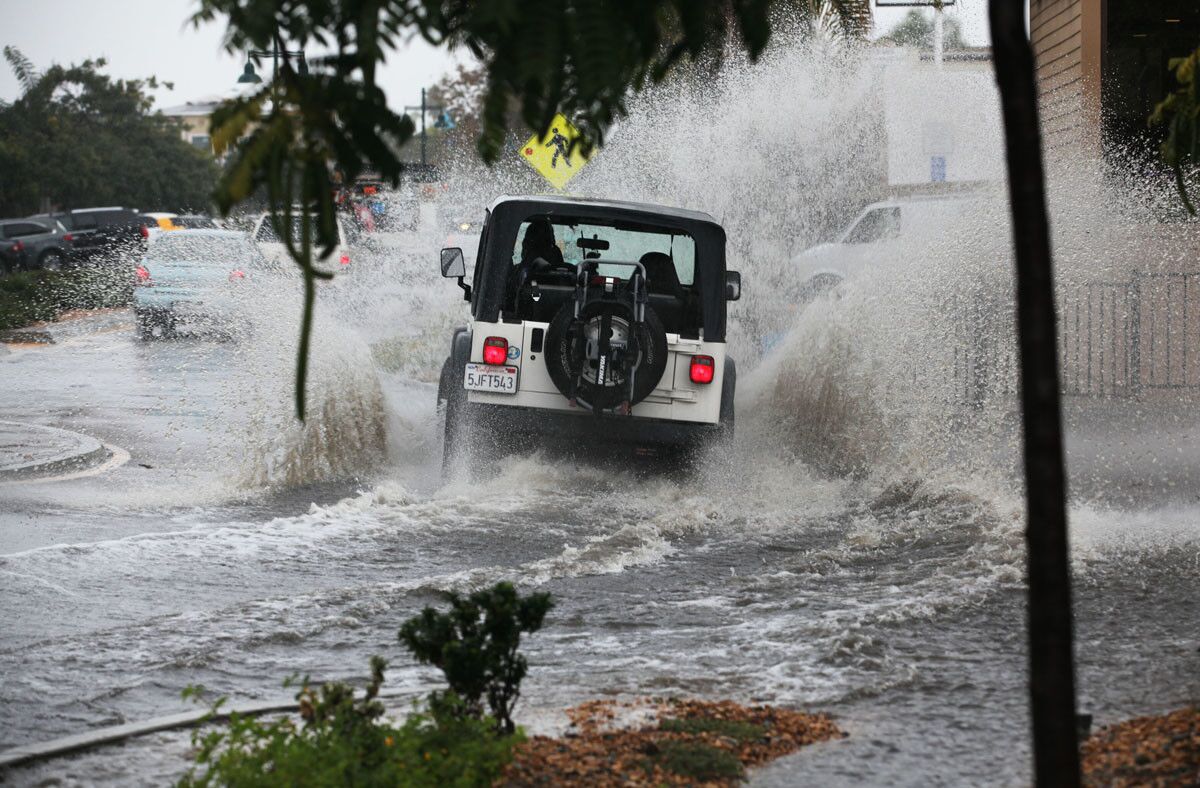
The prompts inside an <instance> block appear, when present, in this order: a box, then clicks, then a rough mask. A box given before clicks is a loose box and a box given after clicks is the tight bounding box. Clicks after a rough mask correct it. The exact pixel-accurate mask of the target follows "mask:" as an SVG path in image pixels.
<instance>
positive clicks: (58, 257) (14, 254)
mask: <svg viewBox="0 0 1200 788" xmlns="http://www.w3.org/2000/svg"><path fill="white" fill-rule="evenodd" d="M73 240H74V236H73V235H72V234H71V233H69V232H67V230H66V228H65V227H63V226H62V224H61V223H60V222H58V221H55V220H53V219H51V220H43V221H36V220H33V219H6V220H3V221H0V259H2V260H3V266H4V270H5V272H6V273H12V272H14V271H21V270H30V269H34V268H44V269H46V270H48V271H57V270H59V269H61V268H62V267H63V266H64V265H66V263H67V261H68V260H69V259H70V257H71V244H72V241H73Z"/></svg>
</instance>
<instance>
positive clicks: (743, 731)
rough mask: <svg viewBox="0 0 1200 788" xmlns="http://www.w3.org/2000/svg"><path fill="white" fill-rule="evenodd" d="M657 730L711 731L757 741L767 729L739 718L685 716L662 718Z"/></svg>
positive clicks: (737, 738) (678, 731)
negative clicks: (719, 718)
mask: <svg viewBox="0 0 1200 788" xmlns="http://www.w3.org/2000/svg"><path fill="white" fill-rule="evenodd" d="M658 729H659V730H663V731H670V732H672V733H687V734H692V735H696V734H701V733H713V734H716V735H717V736H724V737H726V738H730V739H735V740H737V741H739V742H742V743H746V742H752V741H758V740H759V739H761V738H763V737H764V736H766V735H767V729H766V728H765V727H764V726H762V725H755V724H754V723H752V722H741V721H739V720H718V719H714V718H712V717H686V718H684V719H679V720H663V721H662V722H660V723H659V725H658Z"/></svg>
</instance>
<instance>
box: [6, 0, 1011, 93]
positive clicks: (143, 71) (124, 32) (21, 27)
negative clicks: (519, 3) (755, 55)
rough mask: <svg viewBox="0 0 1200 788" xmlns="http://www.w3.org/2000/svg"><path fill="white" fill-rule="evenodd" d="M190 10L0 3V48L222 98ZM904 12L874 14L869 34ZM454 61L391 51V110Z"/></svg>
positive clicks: (972, 24) (232, 73) (225, 67)
mask: <svg viewBox="0 0 1200 788" xmlns="http://www.w3.org/2000/svg"><path fill="white" fill-rule="evenodd" d="M886 1H887V0H885V2H886ZM893 1H894V0H893ZM196 6H197V2H196V0H38V1H37V2H29V1H28V0H0V18H2V19H3V20H4V23H3V25H0V45H4V46H7V45H10V44H12V45H15V46H16V47H17V48H19V49H20V50H21V51H22V52H24V53H25V55H26V56H27V57H28V58H29V59H30V60H32V61H33V64H34V66H35V67H36V68H38V69H43V68H45V67H46V66H48V65H50V64H51V63H62V64H69V63H75V62H79V61H82V60H85V59H87V58H95V57H104V58H105V59H107V60H108V73H109V74H111V75H113V76H115V77H125V78H135V77H145V76H149V75H154V76H157V77H158V78H159V79H160V80H165V81H167V82H172V83H174V85H175V87H174V90H170V91H168V90H160V91H159V92H158V94H157V95H156V99H157V105H158V106H159V107H168V106H173V105H176V104H183V103H185V102H187V101H190V100H194V99H197V98H200V97H202V96H207V95H211V94H219V93H224V92H225V91H227V90H228V89H230V88H231V87H232V86H233V85H234V84H235V83H236V81H237V77H238V76H239V75H240V74H241V71H242V66H243V65H244V63H245V61H244V59H243V58H241V57H235V56H232V55H229V54H226V53H225V52H224V51H223V50H222V48H221V37H222V34H223V32H224V27H223V26H222V25H215V24H214V25H207V26H205V27H202V28H200V29H196V28H193V27H192V26H191V25H190V24H188V23H187V19H188V17H189V16H191V14H192V13H193V12H194V11H195V9H196ZM906 12H907V9H903V8H880V9H876V12H875V29H876V35H882V34H883V33H885V32H887V30H888V29H890V28H891V27H892V26H893V25H895V24H896V22H898V21H899V20H900V18H902V17H903V16H904V14H905V13H906ZM947 14H949V15H954V16H958V17H959V18H960V20H961V21H962V26H963V32H964V37H965V38H966V39H967V41H968V42H970V43H973V44H985V43H987V40H988V35H987V2H986V0H958V5H957V6H955V7H954V8H952V9H949V10H948V11H947ZM457 59H459V58H458V56H455V55H452V54H449V53H447V52H445V51H444V50H440V49H435V48H434V47H431V46H429V45H428V44H425V43H424V42H423V41H420V40H416V41H414V42H412V43H411V44H409V45H408V46H407V47H406V48H405V49H403V50H402V51H399V52H395V53H393V55H392V56H391V58H390V59H389V62H388V63H387V65H386V66H385V67H384V68H383V70H382V71H381V72H380V81H381V83H382V86H383V88H384V90H385V91H386V92H387V95H388V99H389V101H391V102H392V103H393V105H401V104H416V103H418V102H419V101H420V90H421V87H422V86H423V85H424V86H430V85H432V84H433V83H434V82H436V81H437V80H438V78H439V77H440V76H441V75H442V74H445V73H446V72H447V71H450V70H453V68H454V65H455V62H456V60H457ZM268 68H269V67H268ZM17 94H18V86H17V82H16V79H15V78H14V77H13V75H12V71H11V70H10V69H9V68H8V64H7V63H0V98H3V99H5V100H12V99H13V98H15V97H16V96H17Z"/></svg>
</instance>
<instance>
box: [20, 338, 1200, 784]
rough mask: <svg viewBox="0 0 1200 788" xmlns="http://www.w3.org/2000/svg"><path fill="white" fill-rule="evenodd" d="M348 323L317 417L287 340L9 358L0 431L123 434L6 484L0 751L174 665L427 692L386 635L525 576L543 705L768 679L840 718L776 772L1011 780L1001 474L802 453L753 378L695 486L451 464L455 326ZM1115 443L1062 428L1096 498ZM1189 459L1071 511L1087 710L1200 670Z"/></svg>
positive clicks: (785, 694)
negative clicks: (458, 592) (1142, 486)
mask: <svg viewBox="0 0 1200 788" xmlns="http://www.w3.org/2000/svg"><path fill="white" fill-rule="evenodd" d="M434 325H435V327H434V329H431V330H430V334H431V335H433V336H436V335H437V330H436V329H437V327H438V326H440V323H439V322H438V321H434ZM364 335H365V336H370V332H367V331H360V332H358V333H354V332H344V331H340V330H339V329H336V328H335V327H332V326H330V327H329V330H328V332H326V334H325V335H324V336H325V337H326V339H328V340H330V341H329V343H328V346H329V347H336V349H337V352H336V353H328V354H323V351H322V350H320V349H318V354H317V357H316V358H317V363H316V365H315V368H316V373H315V377H314V392H315V395H314V398H313V401H314V403H315V411H314V414H315V415H314V417H313V418H311V419H310V423H309V425H308V426H307V427H305V428H304V429H303V430H301V429H299V428H296V427H295V426H294V425H292V424H291V422H290V420H289V412H288V406H289V404H290V400H289V397H288V394H289V384H290V378H289V374H290V366H289V364H290V358H289V357H288V354H287V353H285V352H280V351H279V349H280V348H281V347H285V346H286V343H281V344H278V345H276V344H273V343H272V340H270V339H269V338H267V339H262V338H260V339H258V340H255V341H250V342H241V343H229V342H214V341H209V340H205V339H202V338H201V339H181V340H177V341H171V342H161V343H140V342H137V341H136V340H135V339H134V337H133V334H132V331H131V330H130V329H129V328H128V326H127V325H119V326H115V327H110V329H108V330H105V331H103V332H101V333H92V334H84V335H81V336H78V337H74V338H71V339H68V340H67V341H65V342H64V343H63V344H59V345H54V346H50V347H46V348H19V349H16V350H14V351H13V352H12V353H10V354H8V355H5V356H2V357H0V419H9V420H13V419H32V420H34V421H36V422H38V423H43V424H48V425H53V426H59V427H65V428H69V429H74V430H78V431H82V432H86V433H89V434H92V435H95V436H97V437H99V438H101V439H103V440H105V441H107V442H110V443H113V444H116V445H118V446H121V447H123V448H125V449H126V450H128V451H129V452H130V455H131V460H130V462H129V463H127V464H126V465H124V466H123V467H121V468H119V469H116V470H114V471H111V472H108V473H105V474H103V475H100V476H95V477H91V478H85V479H76V480H71V481H66V482H59V483H55V484H31V485H21V486H19V487H17V486H10V487H6V488H3V489H0V500H2V501H3V506H2V507H0V578H2V580H0V601H2V604H0V610H2V611H3V612H0V631H2V632H3V633H4V634H3V636H2V638H0V718H2V719H4V720H5V721H6V724H5V725H4V726H3V729H2V732H0V746H11V745H14V744H18V743H24V742H30V741H38V740H44V739H49V738H53V737H57V736H62V735H66V734H69V733H75V732H79V731H82V730H87V729H90V728H95V727H99V726H104V725H111V724H116V723H120V722H124V721H131V720H138V719H144V718H147V717H151V716H156V715H160V714H165V713H170V712H174V711H178V710H182V709H184V708H187V706H185V704H183V703H182V701H180V700H179V691H180V689H182V688H183V687H184V686H186V685H188V684H194V683H199V684H203V685H205V686H206V687H208V688H210V690H211V692H212V693H214V694H224V695H228V696H230V698H231V699H232V700H234V701H241V700H252V699H253V700H257V699H271V698H285V697H287V692H286V691H285V690H283V689H282V688H281V682H282V680H283V679H284V678H285V677H287V676H288V675H291V674H293V673H301V674H303V673H309V674H311V675H312V676H313V677H314V678H316V679H344V678H356V677H360V676H362V675H363V674H364V672H365V666H366V663H367V658H368V657H369V655H371V654H375V653H379V654H383V655H385V656H387V657H388V658H389V659H390V661H391V663H392V666H393V667H392V670H391V671H390V673H389V677H388V682H387V686H389V687H391V688H393V689H403V688H411V689H413V690H419V689H421V688H424V687H427V686H429V685H430V683H431V682H433V681H434V680H435V679H436V676H435V674H433V673H431V672H430V671H427V670H423V669H420V668H418V667H417V666H415V665H414V664H412V663H411V662H410V661H409V659H408V658H407V657H406V656H405V655H404V654H403V653H402V651H401V649H400V648H399V646H398V643H397V642H396V639H395V632H396V630H397V629H398V627H399V625H400V623H401V622H402V621H403V620H405V619H406V618H407V617H409V616H411V615H412V614H413V613H414V612H415V611H417V610H418V609H419V608H420V607H421V606H423V605H425V604H427V603H430V602H432V601H434V600H435V599H436V596H435V594H436V592H437V591H439V590H442V589H447V588H467V587H472V586H477V585H481V584H485V583H491V582H495V581H497V580H500V579H511V580H514V581H517V582H518V583H520V584H522V585H524V586H526V587H539V588H543V589H545V590H548V591H551V592H552V593H553V594H554V595H555V597H556V598H557V600H558V607H557V608H556V610H555V611H554V613H553V615H552V616H551V618H550V620H549V624H548V626H547V628H546V629H545V630H544V632H543V633H539V634H538V635H537V636H536V637H534V638H532V639H531V640H530V642H529V656H530V661H531V665H532V668H531V672H530V678H529V679H528V684H527V687H526V690H525V692H524V693H523V694H524V696H525V698H526V699H527V700H526V703H525V705H524V706H523V711H524V714H525V715H526V716H527V718H529V719H536V717H537V715H538V713H539V712H540V711H547V710H553V709H557V708H561V707H563V706H565V705H568V704H570V703H573V702H577V701H580V700H583V699H586V698H589V697H595V696H607V695H620V694H685V695H701V696H704V697H710V698H716V697H733V698H738V699H743V700H765V701H771V702H777V703H783V704H788V705H796V706H804V707H811V708H814V709H821V710H828V711H830V712H832V713H833V714H835V715H836V716H837V717H838V719H839V720H840V721H841V723H842V724H843V725H844V727H845V728H846V729H847V730H848V731H849V732H850V733H851V736H850V738H848V739H846V740H845V741H842V742H838V743H832V744H828V745H822V746H820V747H817V748H814V749H813V750H812V751H811V752H803V753H800V754H798V755H796V756H793V757H790V758H788V759H785V760H783V761H781V762H779V763H777V764H775V765H773V766H771V767H770V768H768V769H766V770H764V771H763V772H761V773H759V774H758V775H757V776H756V777H755V781H757V782H760V783H762V784H771V785H788V784H794V783H795V782H797V781H811V782H815V783H820V784H839V783H844V784H861V783H863V782H867V783H872V784H905V785H917V784H930V783H934V784H936V783H958V784H961V783H1003V784H1020V783H1022V782H1025V781H1027V779H1028V770H1027V765H1026V764H1027V762H1028V746H1027V743H1026V734H1025V730H1026V724H1027V721H1026V704H1025V700H1024V684H1023V682H1024V646H1023V635H1022V631H1023V624H1024V612H1023V586H1022V571H1023V570H1022V567H1023V548H1022V541H1021V531H1020V529H1021V522H1020V501H1019V498H1018V497H1016V495H1015V494H1014V493H1013V489H1014V486H1013V484H1012V479H1011V475H1010V474H1011V467H1009V466H1010V465H1011V463H1005V462H999V463H995V465H997V466H999V467H1000V468H1001V471H998V472H995V473H983V472H973V473H972V474H969V475H964V474H962V473H960V472H957V471H956V472H954V473H951V472H938V473H932V472H926V473H924V474H920V473H915V472H913V471H912V470H911V469H910V470H907V471H906V470H904V469H903V468H902V467H901V466H895V467H881V468H880V469H879V470H878V472H875V473H872V474H867V475H861V474H858V475H851V476H849V477H846V476H838V475H831V474H827V473H822V472H818V471H817V470H815V469H814V468H813V467H812V466H811V465H810V464H808V463H806V462H804V461H802V460H801V459H798V458H797V456H796V452H795V450H794V449H795V447H794V446H793V445H791V444H788V443H786V442H782V441H781V440H780V439H779V437H778V436H777V435H775V433H777V432H778V430H777V429H775V426H776V425H775V419H774V417H773V416H771V414H770V411H769V409H768V408H769V404H768V403H766V401H765V400H764V399H763V396H764V394H763V393H762V392H763V391H767V390H769V389H768V388H764V387H763V386H761V385H757V386H756V385H755V384H754V383H753V382H751V383H750V384H748V385H746V387H745V390H746V393H745V395H744V399H742V400H740V402H742V403H744V404H743V405H742V407H743V408H744V410H743V411H742V413H741V414H739V424H740V425H742V431H741V433H740V437H739V445H738V447H737V450H736V452H735V454H734V455H733V456H730V457H721V458H713V459H712V460H711V461H710V462H709V463H708V464H707V465H706V466H705V467H703V468H702V469H701V470H700V471H699V472H698V473H697V475H696V476H695V477H689V478H678V477H655V476H650V477H645V476H638V477H635V476H631V475H626V474H622V473H614V472H612V471H601V470H598V469H592V468H587V467H579V466H574V465H564V464H563V463H561V462H557V461H552V460H548V459H545V458H540V457H537V456H534V457H527V458H523V459H520V460H519V461H516V462H514V463H512V464H510V465H509V466H507V467H506V468H505V469H504V471H503V472H502V473H500V474H499V475H498V476H495V477H493V478H489V479H486V480H483V481H478V482H470V481H466V480H462V479H454V480H448V481H447V480H442V479H441V478H440V475H439V473H438V470H437V468H438V462H437V448H438V446H437V417H436V413H435V410H434V403H433V400H434V391H433V384H432V382H431V380H432V375H431V374H429V369H430V368H431V363H430V362H429V361H428V360H421V359H426V358H429V359H432V358H435V357H436V355H437V351H436V350H433V349H430V348H429V347H428V346H430V345H436V344H438V343H440V341H441V340H440V339H434V340H427V339H425V338H422V336H409V337H400V338H399V339H394V338H392V339H389V340H388V341H387V342H379V341H370V340H368V339H364V338H363V337H364ZM397 359H399V360H397ZM768 367H769V364H764V365H763V368H764V370H766V369H767V368H768ZM762 374H767V373H766V372H763V373H762ZM756 392H758V393H756ZM1086 412H1087V413H1088V414H1092V415H1093V416H1094V413H1093V411H1092V410H1091V409H1086ZM1109 415H1110V417H1111V415H1112V414H1109ZM1089 418H1091V417H1090V416H1089ZM1085 422H1086V424H1089V425H1092V424H1094V422H1093V421H1090V420H1085ZM1139 429H1140V428H1139ZM1163 429H1164V435H1167V436H1168V438H1169V437H1171V436H1174V435H1177V434H1180V433H1179V430H1178V429H1176V428H1172V427H1169V426H1168V427H1164V428H1163ZM381 430H382V432H383V433H386V438H385V439H380V437H379V436H380V431H381ZM1111 434H1112V431H1111V430H1095V429H1094V430H1092V433H1088V432H1087V431H1086V430H1084V429H1082V428H1081V429H1079V430H1077V440H1076V441H1075V445H1077V446H1079V447H1082V448H1080V449H1078V453H1079V465H1080V467H1082V468H1085V469H1087V474H1088V475H1087V476H1086V478H1084V477H1083V476H1080V477H1078V478H1077V482H1078V484H1079V486H1080V488H1081V489H1085V488H1086V486H1087V485H1088V484H1092V486H1093V488H1102V487H1104V486H1105V485H1104V484H1103V473H1102V472H1103V471H1104V470H1105V469H1110V470H1111V469H1112V468H1113V467H1115V466H1114V464H1113V462H1112V461H1108V460H1105V461H1101V460H1097V459H1096V458H1097V457H1103V456H1106V455H1105V453H1104V451H1102V450H1101V449H1103V448H1104V446H1109V445H1110V444H1113V439H1111V438H1108V439H1106V438H1104V437H1103V436H1104V435H1111ZM1089 435H1092V437H1090V438H1089V437H1088V436H1089ZM1097 435H1098V436H1100V437H1096V436H1097ZM1088 440H1091V441H1092V443H1091V444H1089V443H1088ZM1105 440H1108V443H1104V441H1105ZM1097 441H1099V442H1100V443H1102V444H1104V446H1102V447H1101V449H1097V448H1096V447H1095V445H1093V444H1095V443H1096V442H1097ZM1171 448H1172V449H1174V448H1175V447H1174V446H1173V445H1172V447H1171ZM990 451H992V452H993V453H996V452H999V453H1003V451H1004V449H1003V448H1002V447H1000V448H995V449H993V450H990ZM1147 451H1149V449H1147ZM1168 454H1169V453H1168V452H1166V451H1164V452H1162V457H1163V460H1162V462H1163V463H1164V464H1166V463H1167V460H1168ZM1174 455H1175V459H1174V460H1173V462H1174V463H1175V465H1174V466H1173V467H1175V468H1177V469H1182V470H1179V471H1178V473H1177V474H1176V475H1175V476H1174V477H1171V478H1177V480H1182V481H1181V482H1180V484H1181V485H1182V488H1181V487H1180V486H1179V485H1173V486H1169V487H1164V488H1163V489H1162V492H1161V494H1156V495H1151V496H1147V495H1145V494H1142V493H1139V494H1138V495H1136V496H1133V497H1131V498H1129V500H1128V501H1125V502H1124V503H1122V502H1120V501H1121V499H1120V496H1116V497H1115V498H1116V500H1115V501H1114V500H1112V499H1113V498H1114V496H1108V497H1106V498H1105V497H1102V498H1096V497H1095V496H1088V500H1083V499H1081V500H1079V501H1077V502H1076V504H1075V505H1074V506H1073V508H1072V528H1073V541H1074V545H1073V547H1074V557H1075V561H1074V565H1075V570H1076V573H1077V598H1078V613H1077V615H1078V644H1079V646H1078V648H1079V666H1080V668H1079V669H1080V694H1081V706H1082V708H1084V709H1086V710H1089V711H1091V712H1093V713H1094V714H1095V716H1096V718H1097V722H1098V723H1105V722H1109V721H1113V720H1116V719H1119V718H1122V717H1125V716H1128V715H1131V714H1135V713H1144V712H1153V711H1160V710H1165V709H1168V708H1172V707H1175V706H1178V705H1181V704H1183V703H1186V702H1188V701H1191V700H1194V699H1195V697H1196V696H1197V693H1198V691H1200V685H1198V684H1197V681H1200V679H1197V678H1196V677H1197V676H1200V670H1197V668H1200V653H1198V651H1197V648H1198V646H1200V636H1198V635H1197V633H1196V631H1195V629H1194V627H1193V626H1191V624H1192V623H1194V622H1195V621H1197V620H1200V603H1198V598H1200V595H1198V594H1197V592H1196V591H1195V588H1194V581H1195V577H1196V575H1197V569H1198V568H1200V567H1198V565H1197V553H1198V551H1197V546H1198V544H1200V542H1198V540H1197V536H1196V534H1197V533H1198V531H1197V526H1198V525H1200V523H1198V520H1200V516H1198V515H1200V509H1198V508H1197V506H1196V503H1195V495H1196V491H1195V489H1188V479H1189V478H1191V477H1190V471H1189V470H1188V468H1189V467H1190V466H1189V465H1188V462H1190V460H1187V459H1186V458H1185V459H1183V460H1181V459H1179V456H1178V452H1174ZM989 456H990V455H989ZM1089 458H1090V459H1089ZM1118 464H1119V463H1118ZM1121 468H1127V464H1121ZM1122 473H1125V471H1122ZM1109 475H1110V477H1112V478H1115V479H1117V480H1118V482H1119V483H1120V484H1125V485H1126V486H1127V487H1128V484H1127V482H1128V479H1127V478H1126V477H1123V476H1122V475H1121V473H1116V472H1112V473H1110V474H1109ZM1168 476H1170V474H1168ZM1164 478H1165V477H1164ZM1121 479H1125V481H1123V482H1122V481H1120V480H1121ZM1089 480H1090V481H1089ZM1109 486H1110V487H1111V485H1109ZM1151 486H1152V487H1154V486H1155V485H1154V484H1153V483H1152V484H1151ZM183 752H184V739H183V737H181V736H179V735H165V734H164V735H159V736H155V737H149V738H147V739H143V740H139V741H135V742H131V743H130V744H128V745H126V746H124V747H107V748H101V749H100V750H97V751H94V752H92V753H88V754H85V755H83V756H78V757H76V758H71V759H64V760H62V761H59V762H52V763H49V764H44V765H41V766H38V767H34V768H31V769H26V770H22V771H20V772H17V773H15V774H14V775H12V777H13V779H14V780H15V781H16V782H17V783H22V782H33V781H36V780H39V779H42V778H45V777H50V776H54V777H60V778H63V779H65V780H66V781H67V782H72V781H79V782H82V783H91V782H102V783H103V782H108V783H113V784H131V783H137V782H145V783H147V784H158V783H161V782H162V781H163V780H165V779H169V778H170V777H171V776H175V775H178V774H179V773H180V771H181V770H182V769H183V768H184V767H185V761H184V760H183Z"/></svg>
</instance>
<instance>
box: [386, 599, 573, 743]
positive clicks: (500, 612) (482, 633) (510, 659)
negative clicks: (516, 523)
mask: <svg viewBox="0 0 1200 788" xmlns="http://www.w3.org/2000/svg"><path fill="white" fill-rule="evenodd" d="M446 598H447V601H449V602H450V610H449V611H448V612H446V613H439V612H438V611H437V610H435V609H433V608H432V607H427V608H425V610H424V611H422V612H421V615H419V616H417V617H415V618H413V619H410V620H409V621H408V622H406V623H405V624H404V626H403V627H401V629H400V641H401V642H402V643H404V645H406V646H408V648H409V650H411V651H412V653H413V655H414V656H415V657H416V658H417V659H418V660H419V661H421V662H423V663H427V664H430V665H434V666H436V667H438V668H441V670H442V672H443V673H444V674H445V675H446V683H448V684H449V685H450V691H451V692H453V693H454V694H455V695H456V696H457V697H459V698H461V699H462V701H463V703H464V704H465V710H466V712H467V713H468V714H469V715H471V716H473V717H476V718H480V717H482V716H483V701H484V699H486V701H487V706H488V709H489V710H490V711H491V714H492V717H494V718H495V720H496V725H497V726H498V729H499V730H500V732H502V733H512V732H513V731H514V730H515V726H514V725H513V721H512V711H513V707H514V706H516V703H517V699H518V698H519V697H520V686H521V680H522V679H523V678H525V673H526V672H527V670H528V667H529V665H528V663H527V662H526V660H525V657H523V656H521V655H520V654H518V653H517V648H518V647H519V646H520V644H521V633H522V632H529V633H532V632H536V631H537V630H539V629H541V626H542V621H543V620H544V619H545V617H546V614H547V613H548V612H550V609H551V608H552V607H553V606H554V603H553V602H552V601H551V599H550V595H549V594H544V593H538V594H530V595H529V596H526V597H521V596H520V595H518V594H517V592H516V589H514V588H513V586H512V584H511V583H497V584H496V585H495V586H494V587H492V588H490V589H487V590H484V591H476V592H474V593H472V594H470V595H469V596H466V597H464V596H461V595H459V594H455V593H450V594H447V595H446Z"/></svg>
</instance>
